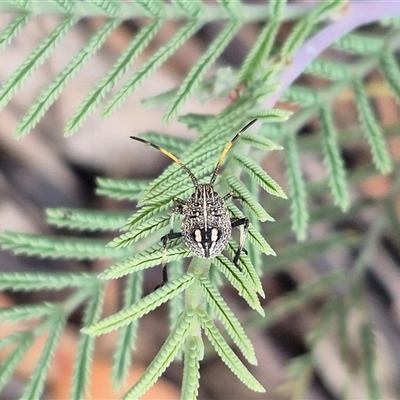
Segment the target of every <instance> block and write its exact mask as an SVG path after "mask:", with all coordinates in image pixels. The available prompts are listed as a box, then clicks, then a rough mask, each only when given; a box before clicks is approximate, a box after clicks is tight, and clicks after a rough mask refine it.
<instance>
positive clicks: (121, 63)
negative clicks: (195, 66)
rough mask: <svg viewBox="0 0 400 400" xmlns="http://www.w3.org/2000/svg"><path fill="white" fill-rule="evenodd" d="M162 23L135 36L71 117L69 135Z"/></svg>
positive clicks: (85, 117) (67, 132) (100, 99)
mask: <svg viewBox="0 0 400 400" xmlns="http://www.w3.org/2000/svg"><path fill="white" fill-rule="evenodd" d="M162 23H163V21H162V20H155V21H153V22H152V23H150V24H148V25H147V26H146V27H144V28H143V29H141V30H140V31H139V32H138V33H137V34H136V36H135V38H134V39H133V40H132V42H131V43H130V44H129V46H128V47H127V48H126V50H125V51H124V52H123V53H122V55H121V56H120V57H119V58H118V60H117V62H116V63H115V64H114V66H113V67H112V68H111V69H110V71H109V72H108V73H107V74H106V75H105V76H104V77H103V78H102V79H101V80H100V81H99V83H98V84H97V85H96V86H95V87H94V88H93V90H92V91H91V92H90V93H89V94H88V95H87V96H86V98H85V99H84V100H83V101H82V103H81V104H80V106H79V107H78V108H77V110H76V111H75V112H74V114H73V115H72V117H71V118H70V119H69V121H68V122H67V124H66V127H65V133H66V135H67V136H70V135H72V134H73V133H74V132H75V131H76V130H77V129H78V128H79V127H80V126H81V125H82V124H83V122H84V121H85V119H87V118H88V116H89V115H90V114H91V113H92V112H93V111H94V109H95V108H96V107H97V106H98V105H99V104H100V102H101V101H102V100H103V99H104V98H105V97H106V95H107V93H108V92H109V91H110V90H111V88H112V87H113V86H115V84H116V83H117V81H118V80H119V79H120V78H121V77H122V75H123V74H124V73H125V72H126V71H127V70H128V68H129V67H130V66H131V65H132V64H133V63H134V61H135V60H136V59H137V57H138V56H139V54H140V53H141V52H142V51H143V50H144V49H145V48H146V47H147V45H148V44H149V43H150V41H151V40H152V39H153V38H154V37H155V35H156V34H157V32H159V30H160V28H161V26H162Z"/></svg>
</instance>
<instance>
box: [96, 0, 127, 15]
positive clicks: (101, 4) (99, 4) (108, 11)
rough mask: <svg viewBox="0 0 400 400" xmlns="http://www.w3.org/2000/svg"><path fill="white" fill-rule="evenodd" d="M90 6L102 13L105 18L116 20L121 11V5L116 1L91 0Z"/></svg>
mask: <svg viewBox="0 0 400 400" xmlns="http://www.w3.org/2000/svg"><path fill="white" fill-rule="evenodd" d="M91 5H92V6H94V7H96V8H97V9H98V10H100V11H102V12H103V13H104V15H106V16H107V17H114V18H117V17H118V16H119V13H120V11H121V4H120V3H119V2H116V1H115V2H110V1H104V0H92V1H91Z"/></svg>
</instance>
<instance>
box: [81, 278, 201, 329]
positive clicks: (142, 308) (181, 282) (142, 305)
mask: <svg viewBox="0 0 400 400" xmlns="http://www.w3.org/2000/svg"><path fill="white" fill-rule="evenodd" d="M194 279H195V278H194V276H193V274H191V273H186V274H185V275H183V276H181V277H180V278H178V279H175V280H174V281H169V282H167V283H166V284H165V285H164V286H162V287H160V288H158V289H157V290H156V291H154V292H152V293H150V294H149V295H147V296H146V297H144V298H142V299H140V300H139V301H137V302H136V303H135V304H133V305H132V306H131V307H128V308H125V309H123V310H121V311H119V312H117V313H116V314H114V315H111V316H109V317H107V318H105V319H103V320H101V321H99V322H97V323H95V324H93V325H91V326H87V327H85V328H84V329H82V332H83V333H86V334H88V335H92V336H97V335H103V334H104V333H108V332H111V331H113V330H115V329H119V328H122V327H123V326H126V325H129V324H130V323H132V322H133V321H134V320H136V319H138V318H140V317H142V316H143V315H145V314H147V313H149V312H150V311H152V310H154V309H155V308H157V307H158V306H159V305H161V304H163V303H165V302H167V301H168V300H170V299H171V298H172V297H174V296H175V295H176V294H177V293H180V292H182V291H183V290H186V289H187V288H188V287H189V286H190V285H191V284H192V283H193V280H194Z"/></svg>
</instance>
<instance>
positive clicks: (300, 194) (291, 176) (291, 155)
mask: <svg viewBox="0 0 400 400" xmlns="http://www.w3.org/2000/svg"><path fill="white" fill-rule="evenodd" d="M284 147H285V160H286V166H287V169H286V171H287V179H288V184H289V196H290V199H291V203H290V209H291V215H290V216H291V219H292V229H293V231H294V232H295V233H296V236H297V239H298V240H304V239H305V238H306V232H307V226H308V220H309V217H310V216H309V213H308V207H307V199H306V188H305V183H304V180H303V177H302V173H301V166H300V160H299V152H298V149H297V141H296V136H295V135H294V134H292V133H291V132H288V133H287V135H286V137H285V143H284Z"/></svg>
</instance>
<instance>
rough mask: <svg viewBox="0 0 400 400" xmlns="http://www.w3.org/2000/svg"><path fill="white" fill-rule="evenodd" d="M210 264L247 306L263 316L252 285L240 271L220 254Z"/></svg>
mask: <svg viewBox="0 0 400 400" xmlns="http://www.w3.org/2000/svg"><path fill="white" fill-rule="evenodd" d="M212 263H213V264H214V265H215V266H216V267H217V268H218V269H219V270H220V271H221V272H222V273H223V274H224V275H225V276H226V278H227V279H228V281H229V282H230V283H231V285H232V286H233V287H234V288H235V289H236V290H237V291H238V293H239V295H240V296H241V297H243V299H244V300H246V302H247V304H248V305H249V306H250V307H251V308H252V309H253V310H256V311H257V312H258V313H259V314H261V315H264V310H263V309H262V307H261V305H260V300H259V299H258V297H257V293H256V291H255V290H254V287H253V285H252V283H251V282H250V281H249V280H248V279H247V278H246V276H245V275H243V273H242V271H240V270H239V269H238V268H237V267H236V266H235V265H234V264H233V263H232V261H231V260H229V259H228V258H226V257H225V256H223V255H222V254H220V255H219V256H217V257H215V258H213V259H212Z"/></svg>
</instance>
